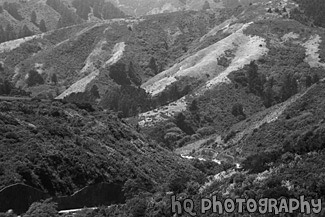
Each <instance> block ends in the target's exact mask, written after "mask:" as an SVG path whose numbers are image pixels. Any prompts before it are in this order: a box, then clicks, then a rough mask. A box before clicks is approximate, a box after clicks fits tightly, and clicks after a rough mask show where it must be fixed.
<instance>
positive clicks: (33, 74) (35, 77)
mask: <svg viewBox="0 0 325 217" xmlns="http://www.w3.org/2000/svg"><path fill="white" fill-rule="evenodd" d="M26 83H27V85H28V86H29V87H32V86H35V85H37V84H44V79H43V77H42V76H41V75H40V74H39V73H38V72H37V71H36V70H30V71H29V72H28V78H27V80H26Z"/></svg>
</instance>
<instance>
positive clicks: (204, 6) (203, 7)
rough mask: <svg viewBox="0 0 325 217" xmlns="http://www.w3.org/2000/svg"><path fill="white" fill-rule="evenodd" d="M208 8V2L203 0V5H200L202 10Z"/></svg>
mask: <svg viewBox="0 0 325 217" xmlns="http://www.w3.org/2000/svg"><path fill="white" fill-rule="evenodd" d="M208 9H211V7H210V4H209V2H208V1H205V2H204V4H203V6H202V10H204V11H206V10H208Z"/></svg>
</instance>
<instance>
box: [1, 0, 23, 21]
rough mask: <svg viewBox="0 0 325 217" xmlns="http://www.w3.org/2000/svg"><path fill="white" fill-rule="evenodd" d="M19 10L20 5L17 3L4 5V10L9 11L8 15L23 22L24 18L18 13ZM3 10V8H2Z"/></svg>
mask: <svg viewBox="0 0 325 217" xmlns="http://www.w3.org/2000/svg"><path fill="white" fill-rule="evenodd" d="M18 8H19V4H17V3H15V2H10V3H8V2H5V3H4V4H3V9H5V10H6V11H8V13H9V14H10V15H11V16H13V17H14V18H15V19H16V20H19V21H22V20H23V19H24V18H23V17H22V16H21V15H20V14H19V12H18ZM0 9H2V8H0ZM0 12H1V13H2V10H0Z"/></svg>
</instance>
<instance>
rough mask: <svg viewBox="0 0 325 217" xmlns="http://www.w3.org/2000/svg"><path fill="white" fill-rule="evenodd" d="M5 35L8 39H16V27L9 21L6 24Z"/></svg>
mask: <svg viewBox="0 0 325 217" xmlns="http://www.w3.org/2000/svg"><path fill="white" fill-rule="evenodd" d="M5 37H6V41H10V40H13V39H16V33H15V31H14V28H13V27H12V26H11V25H10V23H8V24H7V26H6V30H5Z"/></svg>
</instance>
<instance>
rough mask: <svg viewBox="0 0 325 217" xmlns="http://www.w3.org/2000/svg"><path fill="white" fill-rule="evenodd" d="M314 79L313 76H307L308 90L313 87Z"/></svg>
mask: <svg viewBox="0 0 325 217" xmlns="http://www.w3.org/2000/svg"><path fill="white" fill-rule="evenodd" d="M312 83H313V82H312V78H311V76H310V75H307V76H306V84H305V85H306V87H307V88H308V87H310V86H311V85H312Z"/></svg>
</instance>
